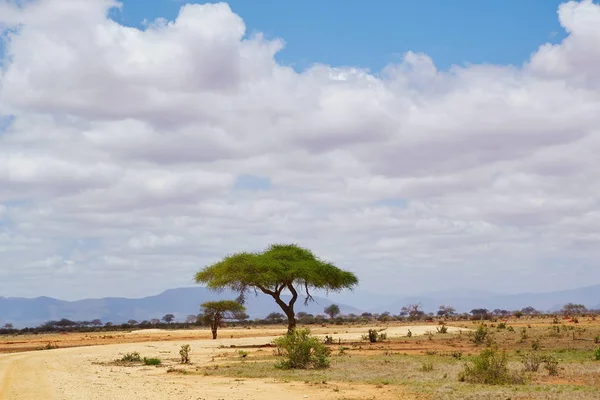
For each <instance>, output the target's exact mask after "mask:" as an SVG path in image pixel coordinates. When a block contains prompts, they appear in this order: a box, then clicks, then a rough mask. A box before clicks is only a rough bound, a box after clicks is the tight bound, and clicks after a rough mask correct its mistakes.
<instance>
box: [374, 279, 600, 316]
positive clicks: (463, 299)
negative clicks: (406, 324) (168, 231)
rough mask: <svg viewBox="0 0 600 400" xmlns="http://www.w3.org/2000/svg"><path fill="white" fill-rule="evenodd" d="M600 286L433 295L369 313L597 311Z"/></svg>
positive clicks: (400, 302)
mask: <svg viewBox="0 0 600 400" xmlns="http://www.w3.org/2000/svg"><path fill="white" fill-rule="evenodd" d="M599 302H600V285H595V286H588V287H583V288H578V289H570V290H562V291H557V292H547V293H521V294H497V293H488V292H460V291H457V292H451V291H445V292H435V293H429V294H427V295H423V296H410V297H404V298H401V299H395V300H393V301H391V302H390V303H388V304H387V305H385V306H379V307H374V308H373V309H372V310H371V311H372V312H383V311H389V312H391V313H392V314H395V313H398V311H400V309H401V308H402V307H403V306H405V305H407V304H412V303H421V305H422V306H423V309H424V310H425V311H427V312H435V311H437V310H438V308H439V306H440V305H441V304H445V305H450V306H453V307H454V308H456V310H457V311H458V312H469V311H471V310H472V309H474V308H487V309H489V310H493V309H496V308H500V309H505V310H520V309H522V308H524V307H527V306H531V307H534V308H535V309H537V310H539V311H557V310H560V309H561V308H562V306H563V305H565V304H566V303H578V304H583V305H585V306H586V307H587V308H589V309H600V304H599Z"/></svg>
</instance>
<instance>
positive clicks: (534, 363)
mask: <svg viewBox="0 0 600 400" xmlns="http://www.w3.org/2000/svg"><path fill="white" fill-rule="evenodd" d="M521 358H522V361H523V367H524V368H525V371H527V372H537V371H538V370H539V369H540V365H542V362H544V357H542V356H541V355H540V353H538V352H537V351H532V352H530V353H526V354H525V355H523V356H522V357H521Z"/></svg>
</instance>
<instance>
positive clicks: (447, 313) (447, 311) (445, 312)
mask: <svg viewBox="0 0 600 400" xmlns="http://www.w3.org/2000/svg"><path fill="white" fill-rule="evenodd" d="M455 313H456V309H455V308H454V307H452V306H445V305H443V304H442V305H441V306H440V309H439V310H438V312H437V315H438V316H439V317H442V318H448V317H451V316H453V315H454V314H455Z"/></svg>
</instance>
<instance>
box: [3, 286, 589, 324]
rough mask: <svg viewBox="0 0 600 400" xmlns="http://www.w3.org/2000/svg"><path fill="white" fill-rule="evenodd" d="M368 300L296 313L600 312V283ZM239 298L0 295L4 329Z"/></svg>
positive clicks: (264, 306)
mask: <svg viewBox="0 0 600 400" xmlns="http://www.w3.org/2000/svg"><path fill="white" fill-rule="evenodd" d="M369 296H370V295H369V293H367V292H364V293H361V292H360V291H356V292H354V293H342V294H335V293H334V294H331V295H329V296H328V297H327V298H324V297H321V296H319V293H316V295H315V297H314V298H315V300H316V301H315V302H311V303H309V304H308V306H304V305H303V302H302V301H298V302H297V303H296V312H301V311H304V312H308V313H310V314H315V315H316V314H323V309H324V308H325V307H327V306H328V305H330V304H332V303H335V304H337V305H338V306H339V307H340V309H341V312H342V314H349V313H354V314H361V313H362V312H364V311H369V312H372V313H375V312H384V311H388V312H391V313H392V314H398V313H399V312H400V310H401V308H402V307H403V306H405V305H407V304H411V303H420V304H421V305H422V308H423V310H425V311H426V312H436V311H437V309H438V307H439V306H440V305H441V304H445V305H450V306H453V307H454V308H455V309H456V310H457V312H469V311H470V310H471V309H474V308H487V309H489V310H493V309H496V308H500V309H506V310H520V309H522V308H524V307H527V306H532V307H534V308H536V309H538V310H540V311H557V310H559V309H560V308H561V307H562V306H563V305H564V304H566V303H569V302H573V303H580V304H584V305H585V306H586V307H588V308H590V309H600V285H592V286H585V287H581V288H576V289H566V290H559V291H553V292H542V293H521V294H497V293H491V292H487V291H481V290H476V291H472V292H469V291H462V292H461V291H456V292H453V291H450V290H444V291H438V292H434V293H429V294H427V295H421V296H404V297H400V296H392V295H389V296H386V295H377V299H376V301H377V302H378V303H379V304H380V305H374V304H373V301H372V300H373V299H370V298H369ZM236 297H237V294H236V293H235V292H232V291H224V292H221V293H217V292H214V291H211V290H209V289H208V288H206V287H200V286H194V287H180V288H174V289H167V290H165V291H163V292H161V293H159V294H156V295H151V296H146V297H139V298H127V297H102V298H93V299H81V300H75V301H66V300H60V299H56V298H53V297H48V296H40V297H36V298H23V297H0V326H1V325H3V324H5V323H12V324H13V325H14V326H15V327H25V326H38V325H41V324H43V323H44V322H47V321H50V320H59V319H62V318H67V319H71V320H75V321H89V320H93V319H100V320H101V321H103V322H109V321H110V322H113V323H123V322H126V321H127V320H129V319H135V320H138V321H142V320H149V319H152V318H161V317H162V316H163V315H165V314H174V315H175V318H176V320H179V321H183V320H184V319H185V318H186V317H187V316H188V315H190V314H198V312H199V305H200V304H201V303H203V302H205V301H213V300H219V299H235V298H236ZM288 298H289V297H288ZM369 300H371V301H369ZM246 308H247V312H248V314H249V315H250V317H251V318H263V317H265V316H266V315H268V314H269V313H271V312H281V309H280V308H279V307H278V306H277V304H275V302H274V301H273V299H272V298H271V297H269V296H265V295H262V294H260V295H258V296H248V298H247V302H246Z"/></svg>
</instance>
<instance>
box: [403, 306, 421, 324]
mask: <svg viewBox="0 0 600 400" xmlns="http://www.w3.org/2000/svg"><path fill="white" fill-rule="evenodd" d="M400 314H401V315H408V319H409V320H411V321H414V320H417V319H421V317H423V316H424V315H425V312H424V311H423V310H421V304H418V303H417V304H408V305H406V306H404V307H402V310H401V312H400Z"/></svg>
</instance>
